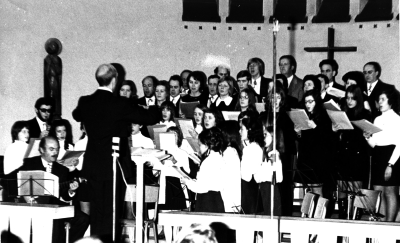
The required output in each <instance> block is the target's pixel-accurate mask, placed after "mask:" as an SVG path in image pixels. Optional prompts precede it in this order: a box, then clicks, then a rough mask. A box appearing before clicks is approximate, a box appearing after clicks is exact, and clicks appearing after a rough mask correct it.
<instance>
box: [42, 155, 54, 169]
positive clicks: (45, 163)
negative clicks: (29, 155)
mask: <svg viewBox="0 0 400 243" xmlns="http://www.w3.org/2000/svg"><path fill="white" fill-rule="evenodd" d="M40 159H41V160H42V164H43V167H44V168H45V169H47V167H48V166H49V163H54V162H47V161H46V160H44V159H43V157H40Z"/></svg>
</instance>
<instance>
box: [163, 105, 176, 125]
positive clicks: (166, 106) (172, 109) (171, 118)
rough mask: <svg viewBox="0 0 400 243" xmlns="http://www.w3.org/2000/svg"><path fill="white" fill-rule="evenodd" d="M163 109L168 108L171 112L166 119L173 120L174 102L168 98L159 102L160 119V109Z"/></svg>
mask: <svg viewBox="0 0 400 243" xmlns="http://www.w3.org/2000/svg"><path fill="white" fill-rule="evenodd" d="M164 109H167V110H169V111H170V112H171V116H170V118H169V120H168V121H174V119H175V106H174V103H172V102H171V101H169V100H166V101H164V102H163V103H162V104H161V106H160V112H161V121H163V119H162V111H163V110H164Z"/></svg>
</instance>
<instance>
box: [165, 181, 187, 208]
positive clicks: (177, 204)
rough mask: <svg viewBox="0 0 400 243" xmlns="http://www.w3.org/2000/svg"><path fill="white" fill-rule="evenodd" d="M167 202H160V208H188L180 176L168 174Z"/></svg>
mask: <svg viewBox="0 0 400 243" xmlns="http://www.w3.org/2000/svg"><path fill="white" fill-rule="evenodd" d="M165 180H166V185H165V204H159V206H158V208H159V209H160V210H182V209H185V208H186V198H185V194H184V193H183V189H182V186H181V181H180V179H179V178H176V177H172V176H166V177H165Z"/></svg>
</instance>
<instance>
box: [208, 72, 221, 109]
mask: <svg viewBox="0 0 400 243" xmlns="http://www.w3.org/2000/svg"><path fill="white" fill-rule="evenodd" d="M219 79H220V77H219V76H218V75H216V74H213V75H210V76H209V77H208V80H207V87H208V101H207V107H208V108H210V107H211V105H212V104H214V103H215V101H217V98H218V82H219Z"/></svg>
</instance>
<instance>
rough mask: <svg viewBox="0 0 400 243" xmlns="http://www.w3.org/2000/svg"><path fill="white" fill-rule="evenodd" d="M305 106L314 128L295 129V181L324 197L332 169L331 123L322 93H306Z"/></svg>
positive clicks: (317, 91)
mask: <svg viewBox="0 0 400 243" xmlns="http://www.w3.org/2000/svg"><path fill="white" fill-rule="evenodd" d="M303 104H304V105H303V107H304V108H305V111H306V113H307V116H308V118H309V119H310V121H309V126H310V127H313V128H312V129H308V130H299V128H297V127H295V131H296V132H297V135H298V140H299V152H298V163H297V169H298V170H297V173H296V175H295V181H296V182H298V183H302V184H303V185H304V186H305V187H306V188H308V189H309V190H310V191H312V192H314V193H317V194H319V195H322V186H323V184H324V182H325V180H326V178H328V175H329V174H328V173H327V172H328V171H329V169H330V168H331V167H332V165H331V158H332V142H331V141H332V128H331V127H332V126H331V124H332V123H331V121H330V119H329V117H328V115H327V113H326V110H325V109H324V107H323V104H322V100H321V94H320V92H319V90H317V89H312V90H309V91H306V92H305V94H304V97H303Z"/></svg>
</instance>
